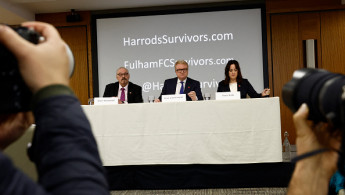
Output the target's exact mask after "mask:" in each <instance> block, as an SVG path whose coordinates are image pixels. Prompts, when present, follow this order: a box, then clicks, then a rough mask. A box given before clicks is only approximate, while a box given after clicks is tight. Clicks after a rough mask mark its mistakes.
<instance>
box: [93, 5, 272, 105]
mask: <svg viewBox="0 0 345 195" xmlns="http://www.w3.org/2000/svg"><path fill="white" fill-rule="evenodd" d="M95 20H96V21H95V23H96V43H97V56H96V58H97V60H96V67H97V69H98V75H95V76H96V77H94V78H95V79H96V82H95V84H96V85H94V88H95V89H96V90H94V91H95V92H96V93H95V94H94V96H95V97H102V96H103V93H104V89H105V86H106V85H107V84H109V83H112V82H116V81H117V80H116V69H117V68H119V67H121V66H123V67H126V68H127V69H128V70H129V73H130V81H131V82H133V83H135V84H137V85H140V86H141V87H142V92H143V98H144V102H147V101H148V96H155V98H157V97H158V96H159V95H160V93H161V89H162V87H163V84H164V80H165V79H169V78H173V77H176V74H175V70H174V63H175V61H176V60H179V59H183V60H186V61H187V62H188V63H189V75H188V76H189V77H190V78H193V79H195V80H198V81H200V84H201V90H202V93H203V94H205V93H210V94H211V99H214V97H215V92H216V91H217V87H218V82H220V81H221V80H223V79H224V77H225V76H224V68H225V65H226V63H227V62H228V60H230V59H236V60H238V61H239V63H240V66H241V71H242V75H243V77H244V78H247V79H248V80H249V81H250V83H251V84H252V85H253V87H254V89H255V90H256V91H257V92H258V93H260V92H261V91H262V90H263V89H264V87H267V86H264V83H268V82H267V78H265V77H267V76H265V75H267V72H266V71H265V66H266V67H267V65H265V64H264V61H265V60H264V59H263V44H264V42H265V41H264V38H263V29H262V21H263V20H262V10H261V8H250V9H238V10H225V11H211V12H196V13H179V14H164V15H147V16H133V17H116V18H115V17H114V18H96V19H95ZM94 64H95V63H94ZM94 67H95V66H94ZM97 77H98V78H97ZM265 79H266V81H265ZM97 92H98V93H97Z"/></svg>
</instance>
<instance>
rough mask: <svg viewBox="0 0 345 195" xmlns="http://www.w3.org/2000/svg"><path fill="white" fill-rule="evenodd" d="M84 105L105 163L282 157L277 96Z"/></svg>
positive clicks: (221, 161) (216, 161)
mask: <svg viewBox="0 0 345 195" xmlns="http://www.w3.org/2000/svg"><path fill="white" fill-rule="evenodd" d="M82 108H83V109H84V111H85V113H86V115H87V117H88V118H89V120H90V123H91V126H92V129H93V133H94V135H95V137H96V140H97V144H98V147H99V150H100V154H101V158H102V160H103V165H104V166H116V165H146V164H241V163H260V162H281V161H282V146H281V125H280V107H279V98H278V97H274V98H261V99H241V100H222V101H215V100H211V101H198V102H175V103H151V104H150V103H142V104H126V105H99V106H95V105H91V106H89V105H87V106H82Z"/></svg>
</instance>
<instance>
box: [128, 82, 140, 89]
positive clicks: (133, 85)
mask: <svg viewBox="0 0 345 195" xmlns="http://www.w3.org/2000/svg"><path fill="white" fill-rule="evenodd" d="M129 85H131V87H133V88H141V86H139V85H137V84H134V83H132V82H129Z"/></svg>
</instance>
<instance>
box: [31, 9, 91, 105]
mask: <svg viewBox="0 0 345 195" xmlns="http://www.w3.org/2000/svg"><path fill="white" fill-rule="evenodd" d="M68 14H70V13H69V12H63V13H50V14H37V15H36V20H37V21H42V22H47V23H50V24H52V25H54V26H55V27H57V28H58V29H59V31H60V33H63V34H64V35H63V38H64V39H65V41H66V42H67V43H68V44H69V45H73V48H72V50H73V52H74V55H75V56H76V57H78V62H77V64H78V68H81V67H82V70H81V69H80V70H78V71H77V73H75V75H74V76H73V78H72V81H71V86H72V88H73V89H74V90H75V93H76V95H77V96H78V97H79V95H80V97H79V99H80V101H81V103H82V104H87V99H88V98H89V97H93V77H92V57H91V56H92V54H91V13H90V12H89V11H83V12H78V14H80V16H81V19H82V20H81V21H80V22H66V16H67V15H68ZM73 28H75V30H76V31H75V32H74V30H72V29H73ZM82 29H83V30H82ZM85 35H86V37H85ZM85 51H86V53H85ZM79 52H81V53H79ZM85 55H86V59H85V58H82V57H85ZM81 58H82V59H81ZM77 77H80V78H77ZM85 80H87V83H85ZM76 90H77V91H76ZM85 94H87V97H85Z"/></svg>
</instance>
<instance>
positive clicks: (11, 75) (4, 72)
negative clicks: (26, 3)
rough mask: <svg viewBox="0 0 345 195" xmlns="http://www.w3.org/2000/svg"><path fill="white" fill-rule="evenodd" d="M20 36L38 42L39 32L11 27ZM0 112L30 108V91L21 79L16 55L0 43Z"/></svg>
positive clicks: (13, 111) (12, 111) (14, 111)
mask: <svg viewBox="0 0 345 195" xmlns="http://www.w3.org/2000/svg"><path fill="white" fill-rule="evenodd" d="M13 29H14V30H15V31H16V32H17V33H18V34H19V35H20V36H21V37H23V38H24V39H26V40H28V41H29V42H31V43H34V44H38V42H39V39H40V34H39V33H37V32H35V31H34V30H31V29H28V28H26V27H18V28H13ZM0 59H1V64H0V91H1V95H0V114H4V113H16V112H20V111H28V110H30V101H31V97H32V93H31V91H30V90H29V88H28V87H27V85H26V84H25V82H24V81H23V79H22V76H21V74H20V72H19V68H18V62H17V59H16V57H15V56H14V55H13V54H12V53H11V52H10V51H9V50H8V49H7V48H6V47H4V46H3V45H2V44H0Z"/></svg>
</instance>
